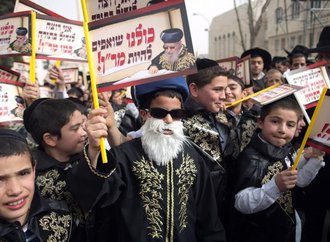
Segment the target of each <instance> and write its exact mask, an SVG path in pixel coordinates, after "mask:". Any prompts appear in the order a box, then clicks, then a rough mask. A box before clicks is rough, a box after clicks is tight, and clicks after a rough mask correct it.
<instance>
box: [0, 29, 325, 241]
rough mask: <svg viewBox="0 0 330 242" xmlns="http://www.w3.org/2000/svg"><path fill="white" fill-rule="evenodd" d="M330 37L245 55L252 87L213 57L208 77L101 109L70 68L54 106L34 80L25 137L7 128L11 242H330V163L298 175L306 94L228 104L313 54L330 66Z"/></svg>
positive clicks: (104, 100)
mask: <svg viewBox="0 0 330 242" xmlns="http://www.w3.org/2000/svg"><path fill="white" fill-rule="evenodd" d="M176 33H177V32H176ZM329 35H330V26H327V27H325V28H324V29H323V31H322V33H321V36H320V39H319V43H318V45H317V48H315V49H308V48H306V47H304V46H300V45H299V46H296V47H295V48H294V49H293V50H292V51H291V52H288V56H287V57H274V58H273V59H272V57H271V54H270V53H269V52H268V51H266V50H264V49H260V48H252V49H250V50H247V51H245V52H244V53H243V54H242V56H241V57H244V56H246V55H250V58H251V72H252V81H251V84H250V85H247V84H246V83H244V82H243V81H242V80H241V79H240V78H239V77H238V76H237V75H236V74H235V73H234V72H233V71H226V70H224V69H222V68H221V67H220V66H219V65H218V63H217V62H216V61H215V60H210V59H206V58H203V59H197V60H196V66H197V73H195V74H192V75H188V76H187V77H174V78H170V79H166V80H162V81H158V82H152V83H147V84H142V85H138V86H133V87H131V90H130V91H131V96H132V99H133V102H128V101H127V100H128V99H127V97H126V96H127V95H126V94H127V90H125V89H120V90H114V91H111V92H109V93H107V92H104V93H100V94H99V97H98V98H99V103H100V108H97V109H93V107H92V106H91V104H90V99H89V97H87V98H84V96H85V95H84V94H85V93H84V91H83V89H82V88H81V83H80V84H79V82H78V84H76V85H72V86H70V88H67V87H65V84H64V80H63V75H62V74H61V69H60V68H58V67H53V68H52V69H51V70H50V78H51V79H53V80H55V88H54V89H53V93H54V95H53V97H52V98H40V90H39V87H38V84H30V83H27V84H26V85H25V87H24V88H23V94H24V95H23V97H21V98H17V100H19V101H20V103H21V104H22V105H21V106H22V108H23V109H25V110H24V112H23V111H22V110H20V113H21V116H22V117H23V120H24V126H23V127H21V129H22V130H23V131H22V130H20V132H17V131H15V130H12V129H8V128H1V129H0V196H1V204H0V241H12V242H14V241H15V242H18V241H40V242H41V241H74V242H76V241H79V242H82V241H93V242H94V241H120V242H122V241H125V242H126V241H127V242H129V241H132V242H133V241H134V242H135V241H139V242H144V241H145V242H147V241H155V242H156V241H175V242H188V241H189V242H194V241H196V242H211V241H214V242H215V241H218V242H221V241H229V242H249V241H251V242H252V241H253V242H279V241H280V242H296V241H297V242H298V241H303V242H311V241H313V242H321V241H322V236H323V237H326V236H327V241H330V233H328V235H323V232H324V231H323V227H324V220H325V216H326V214H327V212H328V211H329V205H330V199H329V197H330V196H329V192H327V191H328V187H329V181H330V173H329V172H330V171H329V166H330V165H329V155H328V154H325V153H324V152H322V151H320V150H317V149H315V148H311V147H307V148H305V149H304V152H303V155H302V156H301V159H300V162H299V165H298V167H297V169H295V170H293V169H291V167H292V165H293V161H294V160H295V157H296V154H297V151H298V150H297V149H299V143H300V142H301V139H302V137H303V136H304V133H305V130H306V126H307V125H306V121H305V120H304V116H303V114H302V111H301V109H300V107H299V105H298V103H297V101H296V99H295V98H294V97H293V96H289V97H285V98H282V99H279V100H277V101H274V102H272V103H270V104H267V105H265V106H262V107H259V106H256V105H254V104H253V103H252V102H251V101H250V100H246V101H244V102H241V103H239V104H237V105H235V106H229V107H228V108H226V106H228V105H230V104H232V103H234V102H235V101H237V100H240V99H242V98H244V97H246V96H248V95H249V94H251V93H252V92H256V91H259V90H262V89H264V88H266V87H268V86H271V85H274V84H276V83H280V84H283V83H285V82H286V79H285V78H286V76H287V75H288V73H289V72H290V71H292V70H294V69H298V68H303V67H305V66H308V65H309V64H310V63H311V59H310V57H309V55H310V53H317V61H319V60H325V61H327V68H328V70H329V67H330V38H329ZM179 39H181V36H180V35H179V36H178V40H179ZM157 68H161V67H157ZM87 96H88V95H87ZM22 100H23V101H22ZM13 112H15V113H16V111H13ZM103 138H105V139H106V143H107V151H106V154H107V158H108V159H107V160H108V161H107V162H103V161H102V158H101V155H100V140H101V139H103Z"/></svg>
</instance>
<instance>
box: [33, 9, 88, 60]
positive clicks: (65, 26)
mask: <svg viewBox="0 0 330 242" xmlns="http://www.w3.org/2000/svg"><path fill="white" fill-rule="evenodd" d="M36 32H37V33H36V36H37V46H36V53H37V58H42V57H44V58H47V59H55V60H70V61H83V62H86V61H87V55H86V48H85V38H84V32H83V26H82V23H81V22H77V21H69V20H64V19H59V18H54V17H48V16H44V15H37V21H36Z"/></svg>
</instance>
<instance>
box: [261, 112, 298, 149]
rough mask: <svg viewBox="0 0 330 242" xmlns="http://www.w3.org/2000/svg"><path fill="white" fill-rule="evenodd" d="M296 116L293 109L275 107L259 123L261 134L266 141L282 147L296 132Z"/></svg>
mask: <svg viewBox="0 0 330 242" xmlns="http://www.w3.org/2000/svg"><path fill="white" fill-rule="evenodd" d="M297 121H298V116H297V114H296V112H294V111H293V110H288V109H283V108H277V109H274V110H272V111H271V112H270V113H269V114H268V115H267V116H266V117H265V119H264V120H261V121H260V123H259V128H260V129H261V135H262V137H263V139H265V140H266V141H267V142H269V143H271V144H273V145H275V146H277V147H282V146H284V145H285V144H287V143H289V142H290V141H291V140H292V139H293V137H294V135H295V132H296V128H297Z"/></svg>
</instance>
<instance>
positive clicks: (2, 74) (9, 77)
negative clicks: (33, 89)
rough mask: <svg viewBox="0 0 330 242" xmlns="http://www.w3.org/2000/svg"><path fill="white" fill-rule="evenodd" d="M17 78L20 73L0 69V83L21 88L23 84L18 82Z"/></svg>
mask: <svg viewBox="0 0 330 242" xmlns="http://www.w3.org/2000/svg"><path fill="white" fill-rule="evenodd" d="M19 77H20V73H18V72H16V71H13V70H11V69H9V68H8V67H5V66H1V67H0V82H2V83H8V84H14V85H18V86H22V85H24V83H22V82H19V81H18V80H19Z"/></svg>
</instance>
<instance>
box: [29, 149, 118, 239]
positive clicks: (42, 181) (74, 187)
mask: <svg viewBox="0 0 330 242" xmlns="http://www.w3.org/2000/svg"><path fill="white" fill-rule="evenodd" d="M84 152H85V153H84ZM84 152H81V153H79V154H77V155H74V156H72V157H71V158H70V160H69V161H67V162H59V161H58V160H56V159H54V158H53V157H51V156H49V155H48V154H46V153H45V152H44V151H42V150H37V151H35V152H34V153H33V156H34V158H35V160H36V161H37V166H36V184H37V186H38V188H39V190H40V194H41V196H42V197H44V198H48V199H54V200H57V201H64V202H65V203H66V204H67V206H68V207H69V210H70V211H71V212H72V214H73V219H74V222H75V223H76V224H77V225H78V226H77V228H76V230H75V231H73V236H72V237H73V238H74V241H86V240H88V239H87V238H89V237H91V236H92V235H91V234H92V233H93V223H94V221H93V207H94V205H95V203H96V202H97V196H98V194H99V192H100V190H101V188H102V186H103V184H104V182H105V179H106V178H107V177H108V176H109V173H110V170H103V171H104V172H102V171H101V172H99V171H96V170H94V169H93V168H91V166H90V165H89V164H90V163H89V160H87V158H88V157H87V155H86V147H85V150H84ZM109 168H110V169H112V168H113V167H109Z"/></svg>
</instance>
